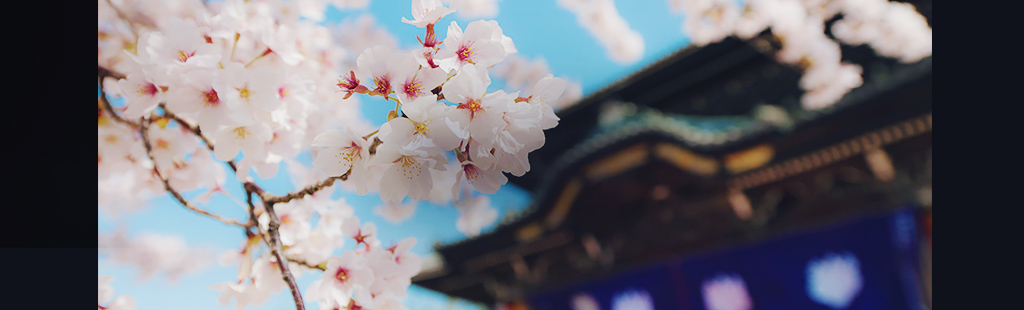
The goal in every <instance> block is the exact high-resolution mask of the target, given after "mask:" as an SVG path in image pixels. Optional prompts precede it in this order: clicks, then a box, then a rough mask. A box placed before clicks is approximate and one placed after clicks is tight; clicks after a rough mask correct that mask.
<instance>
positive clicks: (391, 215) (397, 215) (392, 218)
mask: <svg viewBox="0 0 1024 310" xmlns="http://www.w3.org/2000/svg"><path fill="white" fill-rule="evenodd" d="M418 204H419V201H417V200H409V202H408V203H397V202H385V203H384V204H382V205H379V206H377V207H376V208H374V209H373V212H374V213H376V214H377V215H380V216H381V217H383V218H384V219H385V220H388V221H389V222H392V223H395V224H399V223H402V222H404V221H405V220H406V219H408V218H409V217H411V216H412V214H413V213H414V212H416V206H417V205H418Z"/></svg>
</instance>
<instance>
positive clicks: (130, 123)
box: [99, 74, 142, 130]
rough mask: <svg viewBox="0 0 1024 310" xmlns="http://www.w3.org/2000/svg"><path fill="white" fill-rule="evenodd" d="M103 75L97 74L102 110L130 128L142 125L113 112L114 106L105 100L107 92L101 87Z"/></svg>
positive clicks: (136, 128) (137, 127)
mask: <svg viewBox="0 0 1024 310" xmlns="http://www.w3.org/2000/svg"><path fill="white" fill-rule="evenodd" d="M104 77H105V76H104V75H103V74H100V75H99V83H100V102H101V103H103V110H106V111H107V112H108V113H109V114H110V117H111V118H113V119H114V120H115V121H117V122H118V123H122V124H125V125H128V127H131V128H133V129H135V130H138V129H139V128H140V127H142V125H140V124H139V123H136V122H133V121H129V120H126V119H124V118H123V117H121V115H118V114H117V112H115V110H114V106H112V105H110V101H108V100H107V92H106V90H104V89H103V78H104Z"/></svg>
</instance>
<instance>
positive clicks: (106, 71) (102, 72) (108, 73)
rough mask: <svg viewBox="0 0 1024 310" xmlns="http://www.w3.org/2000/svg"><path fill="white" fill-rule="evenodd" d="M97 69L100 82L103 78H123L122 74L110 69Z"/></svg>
mask: <svg viewBox="0 0 1024 310" xmlns="http://www.w3.org/2000/svg"><path fill="white" fill-rule="evenodd" d="M99 68H100V69H99V76H100V80H101V81H102V80H103V78H104V77H108V76H109V77H112V78H115V79H118V80H120V79H123V78H124V74H121V73H118V72H114V71H111V70H110V69H107V68H104V67H99Z"/></svg>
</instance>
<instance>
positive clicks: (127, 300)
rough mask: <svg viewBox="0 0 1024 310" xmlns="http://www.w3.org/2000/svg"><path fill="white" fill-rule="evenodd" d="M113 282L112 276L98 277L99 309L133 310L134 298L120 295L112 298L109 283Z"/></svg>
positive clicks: (112, 290)
mask: <svg viewBox="0 0 1024 310" xmlns="http://www.w3.org/2000/svg"><path fill="white" fill-rule="evenodd" d="M113 280H114V276H100V277H99V308H100V309H103V310H127V309H135V308H136V307H135V306H136V305H135V298H132V297H131V296H129V295H120V296H117V298H114V288H112V287H110V281H113ZM103 304H107V305H106V306H104V305H103Z"/></svg>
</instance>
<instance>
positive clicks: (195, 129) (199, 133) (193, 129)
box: [160, 104, 238, 173]
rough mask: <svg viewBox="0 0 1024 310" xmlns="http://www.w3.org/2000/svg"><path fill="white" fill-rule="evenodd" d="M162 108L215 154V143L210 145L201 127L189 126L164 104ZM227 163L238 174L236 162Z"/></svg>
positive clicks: (165, 113) (166, 114)
mask: <svg viewBox="0 0 1024 310" xmlns="http://www.w3.org/2000/svg"><path fill="white" fill-rule="evenodd" d="M160 107H161V108H162V109H163V110H164V116H166V117H168V118H170V119H173V120H174V121H175V122H177V123H178V125H181V126H182V127H185V128H188V130H189V131H191V132H192V134H195V135H196V137H199V139H200V140H203V143H205V144H206V148H207V149H209V150H210V152H213V143H210V139H207V138H206V136H205V135H203V131H202V130H200V129H199V126H194V125H191V124H189V123H188V122H186V121H185V120H184V119H181V117H178V115H176V114H174V112H171V111H170V110H167V107H165V106H163V105H162V104H161V106H160ZM226 163H227V164H228V166H229V167H231V171H234V172H235V173H238V166H237V165H235V160H233V159H232V160H229V161H227V162H226Z"/></svg>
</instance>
